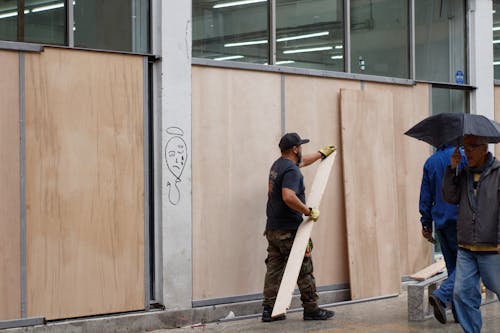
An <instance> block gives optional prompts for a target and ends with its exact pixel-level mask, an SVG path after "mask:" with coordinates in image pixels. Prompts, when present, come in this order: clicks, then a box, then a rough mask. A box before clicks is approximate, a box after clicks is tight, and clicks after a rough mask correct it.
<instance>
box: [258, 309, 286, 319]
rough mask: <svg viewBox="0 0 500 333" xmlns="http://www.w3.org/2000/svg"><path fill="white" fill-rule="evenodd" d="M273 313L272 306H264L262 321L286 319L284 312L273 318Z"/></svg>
mask: <svg viewBox="0 0 500 333" xmlns="http://www.w3.org/2000/svg"><path fill="white" fill-rule="evenodd" d="M272 313H273V309H272V308H271V307H269V306H264V310H262V321H263V322H265V323H269V322H271V321H276V320H283V319H286V316H285V315H284V314H282V315H279V316H276V317H274V318H273V317H271V314H272Z"/></svg>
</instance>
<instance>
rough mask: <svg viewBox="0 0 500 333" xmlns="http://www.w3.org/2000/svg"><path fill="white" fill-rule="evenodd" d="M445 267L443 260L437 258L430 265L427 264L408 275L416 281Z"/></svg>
mask: <svg viewBox="0 0 500 333" xmlns="http://www.w3.org/2000/svg"><path fill="white" fill-rule="evenodd" d="M445 269H446V263H445V262H444V260H438V261H436V262H435V263H433V264H432V265H429V266H427V267H425V268H423V269H421V270H419V271H418V272H416V273H414V274H412V275H410V277H411V278H412V279H414V280H417V281H424V280H427V279H428V278H430V277H433V276H434V275H436V274H439V273H442V272H444V271H445Z"/></svg>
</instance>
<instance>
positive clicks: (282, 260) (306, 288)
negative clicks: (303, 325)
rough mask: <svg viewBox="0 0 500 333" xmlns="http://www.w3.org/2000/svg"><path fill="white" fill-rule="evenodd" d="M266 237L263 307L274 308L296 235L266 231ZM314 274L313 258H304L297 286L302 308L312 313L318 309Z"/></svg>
mask: <svg viewBox="0 0 500 333" xmlns="http://www.w3.org/2000/svg"><path fill="white" fill-rule="evenodd" d="M265 235H266V238H267V241H268V247H267V258H266V261H265V262H266V267H267V272H266V277H265V281H264V302H263V303H262V305H263V306H269V307H271V308H272V307H273V306H274V302H275V300H276V296H277V294H278V289H279V287H280V283H281V278H282V276H283V272H284V271H285V266H286V262H287V260H288V256H289V254H290V251H291V249H292V245H293V240H294V238H295V235H294V234H293V233H291V232H289V231H282V230H266V232H265ZM312 273H313V263H312V259H311V257H304V261H303V262H302V266H301V268H300V273H299V277H298V279H297V285H298V286H299V290H300V299H301V301H302V306H303V307H304V310H306V311H312V310H315V309H316V308H317V307H318V303H317V300H318V294H317V293H316V281H315V280H314V276H313V274H312Z"/></svg>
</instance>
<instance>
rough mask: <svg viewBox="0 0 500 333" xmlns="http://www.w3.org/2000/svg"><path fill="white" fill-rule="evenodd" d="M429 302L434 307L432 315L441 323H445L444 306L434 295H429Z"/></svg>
mask: <svg viewBox="0 0 500 333" xmlns="http://www.w3.org/2000/svg"><path fill="white" fill-rule="evenodd" d="M429 304H430V305H431V306H432V307H433V308H434V317H436V319H437V321H439V322H440V323H441V324H446V306H445V305H444V304H443V302H441V300H440V299H439V298H437V297H436V296H434V295H430V296H429Z"/></svg>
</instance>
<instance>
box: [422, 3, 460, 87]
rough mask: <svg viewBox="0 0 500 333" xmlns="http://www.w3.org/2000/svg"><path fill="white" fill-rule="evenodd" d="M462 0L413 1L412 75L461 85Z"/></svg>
mask: <svg viewBox="0 0 500 333" xmlns="http://www.w3.org/2000/svg"><path fill="white" fill-rule="evenodd" d="M465 25H466V22H465V0H453V1H452V0H441V1H434V0H418V1H415V78H416V79H417V80H426V81H436V82H447V83H458V84H463V83H466V82H467V78H466V73H467V72H466V67H465V66H466V65H465V64H466V61H465V59H466V58H465V57H466V56H465V54H466V49H465V47H466V39H465V35H466V30H465V29H466V28H465Z"/></svg>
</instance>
